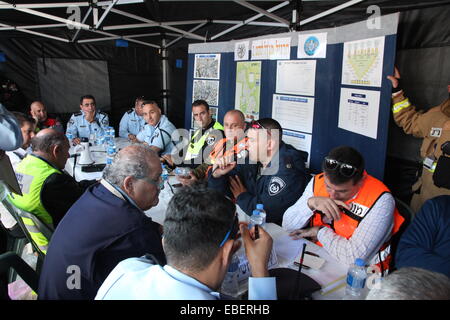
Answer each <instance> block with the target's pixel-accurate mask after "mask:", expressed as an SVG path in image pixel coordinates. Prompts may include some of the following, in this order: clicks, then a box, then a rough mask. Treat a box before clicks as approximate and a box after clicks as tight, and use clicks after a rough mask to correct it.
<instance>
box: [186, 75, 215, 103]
mask: <svg viewBox="0 0 450 320" xmlns="http://www.w3.org/2000/svg"><path fill="white" fill-rule="evenodd" d="M192 91H193V92H192V101H195V100H205V101H206V102H208V104H209V105H210V106H218V105H219V81H215V80H194V86H193V90H192Z"/></svg>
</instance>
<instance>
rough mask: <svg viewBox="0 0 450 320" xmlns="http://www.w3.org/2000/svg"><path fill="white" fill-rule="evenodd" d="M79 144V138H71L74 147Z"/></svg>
mask: <svg viewBox="0 0 450 320" xmlns="http://www.w3.org/2000/svg"><path fill="white" fill-rule="evenodd" d="M80 142H81V139H80V138H73V139H72V143H73V144H74V145H77V144H80Z"/></svg>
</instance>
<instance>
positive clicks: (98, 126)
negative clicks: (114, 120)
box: [66, 111, 109, 138]
mask: <svg viewBox="0 0 450 320" xmlns="http://www.w3.org/2000/svg"><path fill="white" fill-rule="evenodd" d="M108 126H109V118H108V115H107V114H106V113H104V112H101V111H99V112H96V113H95V117H94V121H93V122H91V123H89V122H88V121H87V120H86V118H85V117H84V113H83V111H80V112H77V113H74V114H73V115H72V116H71V117H70V120H69V122H68V123H67V130H66V134H68V133H71V134H72V137H73V138H89V136H90V135H91V134H94V133H99V132H103V133H105V132H104V130H105V129H106V128H107V127H108Z"/></svg>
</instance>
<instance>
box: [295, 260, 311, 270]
mask: <svg viewBox="0 0 450 320" xmlns="http://www.w3.org/2000/svg"><path fill="white" fill-rule="evenodd" d="M294 265H296V266H297V267H300V262H297V261H294ZM302 268H305V269H306V270H309V269H311V267H308V266H305V265H304V264H302Z"/></svg>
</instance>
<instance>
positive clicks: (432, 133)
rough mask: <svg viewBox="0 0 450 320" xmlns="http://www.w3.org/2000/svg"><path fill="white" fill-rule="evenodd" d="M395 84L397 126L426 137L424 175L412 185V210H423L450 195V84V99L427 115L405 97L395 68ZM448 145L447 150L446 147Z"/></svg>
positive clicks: (423, 149) (429, 111)
mask: <svg viewBox="0 0 450 320" xmlns="http://www.w3.org/2000/svg"><path fill="white" fill-rule="evenodd" d="M388 79H389V80H391V82H392V88H393V89H392V114H393V117H394V120H395V123H396V124H397V125H398V126H400V127H402V128H403V131H404V132H405V133H407V134H412V135H414V136H415V137H418V138H423V142H422V147H421V148H420V155H421V157H422V159H423V168H422V174H421V176H420V177H419V179H418V181H417V182H416V183H415V184H414V185H413V186H412V192H414V194H413V198H412V200H411V209H412V210H413V211H414V212H417V211H419V209H420V207H421V206H422V204H423V203H424V202H425V201H426V200H428V199H431V198H434V197H436V196H439V195H450V84H449V85H448V86H447V90H448V94H449V97H448V98H447V99H445V100H444V101H443V102H442V103H441V104H440V105H438V106H436V107H434V108H431V109H429V110H428V111H427V112H425V113H424V112H420V111H418V110H416V107H415V106H413V105H412V104H411V103H410V102H409V99H408V98H406V97H405V95H404V92H403V90H402V87H401V82H400V80H401V79H400V73H399V71H398V70H397V68H395V74H394V76H388ZM446 144H447V150H446V148H444V146H445V145H446Z"/></svg>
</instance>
